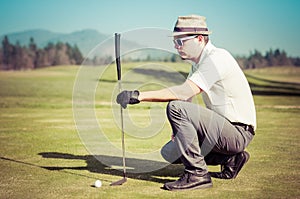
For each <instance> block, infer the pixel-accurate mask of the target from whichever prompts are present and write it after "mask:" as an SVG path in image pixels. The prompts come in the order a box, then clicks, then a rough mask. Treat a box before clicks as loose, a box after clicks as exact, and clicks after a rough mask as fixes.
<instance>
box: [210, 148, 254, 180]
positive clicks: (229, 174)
mask: <svg viewBox="0 0 300 199" xmlns="http://www.w3.org/2000/svg"><path fill="white" fill-rule="evenodd" d="M249 158H250V155H249V153H247V152H246V151H243V152H241V153H238V154H236V155H234V156H232V157H231V158H229V159H228V160H227V161H226V163H225V164H224V165H221V172H209V173H210V175H211V177H213V178H221V179H233V178H235V177H236V176H237V175H238V173H239V172H240V170H241V169H242V167H243V166H244V164H246V162H247V161H248V160H249Z"/></svg>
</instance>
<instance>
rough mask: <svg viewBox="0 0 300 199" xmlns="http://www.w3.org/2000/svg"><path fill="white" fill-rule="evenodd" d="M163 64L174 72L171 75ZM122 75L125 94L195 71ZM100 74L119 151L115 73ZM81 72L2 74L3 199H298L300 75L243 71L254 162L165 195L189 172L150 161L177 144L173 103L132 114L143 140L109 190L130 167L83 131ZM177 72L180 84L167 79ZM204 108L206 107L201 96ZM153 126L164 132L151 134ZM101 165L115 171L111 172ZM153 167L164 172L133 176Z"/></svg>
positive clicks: (133, 137)
mask: <svg viewBox="0 0 300 199" xmlns="http://www.w3.org/2000/svg"><path fill="white" fill-rule="evenodd" d="M161 65H164V66H165V65H168V67H170V68H168V70H166V71H164V70H162V69H161V68H160V66H161ZM182 65H184V66H185V67H184V68H182V67H181V66H182ZM152 66H153V67H152ZM122 67H124V70H123V71H122V72H123V74H127V75H128V76H127V79H126V75H124V85H123V86H124V88H134V86H136V85H137V84H143V83H145V82H150V81H153V79H155V78H158V79H159V82H154V83H151V84H145V85H144V86H142V87H141V89H142V90H143V89H145V90H146V89H153V88H159V87H161V86H163V85H166V84H168V83H170V84H177V83H180V81H182V80H183V78H182V77H183V76H185V75H186V74H187V72H188V71H189V68H190V67H189V65H188V64H183V63H178V64H175V63H153V64H151V63H150V64H149V63H127V64H124V65H123V66H122ZM151 67H152V68H153V69H151ZM98 69H99V68H97V67H90V68H89V69H88V70H90V71H89V73H88V74H93V75H91V76H86V77H87V79H89V80H90V81H91V82H93V84H95V85H96V89H95V90H94V91H95V96H94V99H95V104H92V107H93V108H94V109H93V110H94V111H95V115H94V116H95V118H96V120H97V123H98V124H99V126H100V127H101V131H102V132H104V134H103V136H104V137H105V139H107V140H108V141H109V143H110V144H111V145H109V146H114V147H115V148H117V149H119V148H120V147H121V134H120V129H119V128H118V122H119V121H118V114H117V113H118V110H119V109H118V108H119V107H118V106H117V105H116V104H115V102H114V99H115V96H116V93H117V90H116V88H117V81H116V78H117V77H116V71H115V65H114V64H112V65H111V66H108V68H107V69H106V70H104V71H101V72H103V73H102V74H98V72H99V70H98ZM173 70H174V71H177V73H175V72H174V71H173ZM79 71H80V68H79V67H78V66H57V67H51V68H43V69H39V70H33V71H0V146H1V152H0V170H1V171H0V198H144V199H145V198H230V199H231V198H300V191H299V190H300V166H299V165H300V155H299V146H300V144H299V140H300V134H299V129H300V118H299V114H300V68H299V67H298V68H296V67H274V68H267V69H255V70H247V71H245V73H246V76H247V78H248V80H249V82H250V85H251V89H252V91H253V93H254V94H255V95H254V100H255V105H256V111H257V122H258V129H257V132H256V136H255V138H254V140H253V141H252V143H251V144H250V145H249V147H248V148H247V151H248V152H249V153H250V155H251V157H250V160H249V162H248V163H247V164H246V165H245V167H244V168H243V170H242V171H241V172H240V174H239V175H238V177H237V178H236V179H234V180H220V179H213V183H214V185H213V188H211V189H207V190H193V191H183V192H169V191H165V190H162V189H161V187H162V185H163V183H165V182H168V181H170V180H175V179H177V178H178V176H179V175H180V174H181V172H182V169H183V167H182V166H181V165H168V166H166V164H165V163H163V162H161V161H160V160H157V159H155V158H148V157H147V158H146V157H143V154H148V153H151V152H153V151H159V149H160V147H161V146H162V145H163V144H164V143H166V142H167V141H168V139H169V138H170V132H171V129H170V126H169V124H168V122H166V117H165V115H164V114H165V113H164V109H165V106H166V104H165V103H158V104H157V105H155V106H154V105H153V104H151V103H143V104H139V105H137V106H132V107H130V108H129V109H128V114H129V115H130V119H131V120H132V121H133V123H134V124H135V125H136V126H138V127H139V128H138V129H145V134H143V132H142V131H139V130H136V131H134V127H132V130H129V132H128V133H127V134H126V137H125V142H126V151H127V152H130V153H132V154H133V155H130V154H129V155H128V156H129V157H128V159H127V163H128V165H127V166H128V181H127V182H126V183H125V184H124V185H122V186H117V187H111V186H109V184H110V183H111V182H114V181H116V180H118V179H121V177H122V172H121V171H119V170H115V168H122V167H120V166H121V165H122V162H121V161H122V160H121V154H119V155H116V156H112V155H109V154H110V152H111V148H109V147H108V148H100V149H99V146H102V144H103V143H100V142H101V140H100V142H97V140H96V141H95V143H91V142H92V141H91V138H93V136H95V135H93V134H92V132H93V131H89V133H90V134H83V133H78V131H77V128H76V120H75V121H74V116H76V113H75V114H74V112H73V110H74V109H73V108H74V107H73V105H74V104H73V103H74V102H73V100H72V99H74V98H73V97H74V96H73V91H74V90H75V89H74V84H75V82H76V80H78V78H79V76H78V72H79ZM173 73H174V74H173ZM170 74H171V75H172V77H174V76H173V75H178V77H180V78H182V79H180V78H179V80H178V79H177V78H174V79H172V78H170V79H168V78H166V77H170ZM180 75H183V76H182V77H181V76H180ZM76 77H77V79H76ZM132 77H134V79H132ZM197 101H200V103H202V102H201V98H199V99H198V98H197ZM81 105H82V107H85V106H88V105H86V104H84V103H83V102H82V103H81ZM80 108H81V107H80ZM80 114H81V113H80ZM80 116H83V117H84V115H80ZM125 122H129V121H125ZM77 124H78V123H77ZM88 124H89V123H87V124H86V126H87V128H88ZM149 125H151V128H147V127H148V126H149ZM153 128H154V129H156V130H155V133H154V134H151V133H152V131H151V130H152V129H153ZM128 129H130V128H129V127H128ZM85 136H86V137H85ZM89 136H91V137H89ZM137 138H140V139H137ZM98 144H99V145H98ZM97 145H98V148H97ZM103 146H104V145H103ZM93 147H95V148H93ZM90 152H92V154H91V153H90ZM93 154H94V155H95V156H93ZM134 154H142V155H141V157H136V156H134ZM99 159H101V160H107V161H108V162H113V163H116V165H115V167H114V168H110V167H108V166H107V165H105V164H104V163H103V162H100V161H98V160H99ZM149 168H159V169H158V170H153V171H149V172H147V173H141V172H134V170H136V171H140V170H147V169H149ZM209 168H210V169H211V170H217V169H218V168H217V167H209ZM97 179H99V180H101V181H102V187H101V188H95V187H94V186H93V185H94V182H95V180H97Z"/></svg>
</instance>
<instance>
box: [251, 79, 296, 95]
mask: <svg viewBox="0 0 300 199" xmlns="http://www.w3.org/2000/svg"><path fill="white" fill-rule="evenodd" d="M246 77H247V78H248V81H249V85H250V88H251V90H252V93H253V94H254V95H283V96H300V84H299V83H293V82H282V81H274V80H268V79H264V78H260V77H255V76H253V75H249V74H246ZM251 80H256V81H260V82H262V83H263V85H261V84H257V83H253V81H251Z"/></svg>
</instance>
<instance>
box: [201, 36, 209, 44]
mask: <svg viewBox="0 0 300 199" xmlns="http://www.w3.org/2000/svg"><path fill="white" fill-rule="evenodd" d="M202 36H203V38H204V41H205V43H207V42H208V41H209V37H208V35H202Z"/></svg>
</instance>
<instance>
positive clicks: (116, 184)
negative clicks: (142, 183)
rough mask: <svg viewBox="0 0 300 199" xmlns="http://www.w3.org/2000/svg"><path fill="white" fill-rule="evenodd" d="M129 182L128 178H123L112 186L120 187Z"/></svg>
mask: <svg viewBox="0 0 300 199" xmlns="http://www.w3.org/2000/svg"><path fill="white" fill-rule="evenodd" d="M126 181H127V178H126V177H123V178H122V179H121V180H118V181H116V182H112V183H111V184H110V186H118V185H122V184H124V183H125V182H126Z"/></svg>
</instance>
